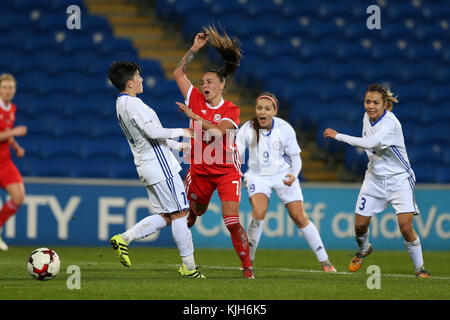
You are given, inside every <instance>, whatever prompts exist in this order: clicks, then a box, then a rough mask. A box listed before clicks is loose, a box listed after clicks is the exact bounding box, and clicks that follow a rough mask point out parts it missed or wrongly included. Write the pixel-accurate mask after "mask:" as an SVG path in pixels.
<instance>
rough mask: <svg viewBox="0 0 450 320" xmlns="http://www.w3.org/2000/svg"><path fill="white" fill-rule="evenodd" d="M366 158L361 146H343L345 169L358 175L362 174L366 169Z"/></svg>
mask: <svg viewBox="0 0 450 320" xmlns="http://www.w3.org/2000/svg"><path fill="white" fill-rule="evenodd" d="M367 163H368V158H367V155H366V153H365V151H364V149H362V148H355V147H353V146H349V145H346V146H345V156H344V164H345V167H346V168H347V170H350V171H351V172H353V173H355V174H359V175H363V174H364V172H365V171H366V169H367Z"/></svg>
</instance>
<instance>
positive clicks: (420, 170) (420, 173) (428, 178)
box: [413, 164, 436, 183]
mask: <svg viewBox="0 0 450 320" xmlns="http://www.w3.org/2000/svg"><path fill="white" fill-rule="evenodd" d="M413 171H414V175H415V176H416V183H433V182H436V167H434V166H432V165H428V164H420V165H417V166H414V167H413Z"/></svg>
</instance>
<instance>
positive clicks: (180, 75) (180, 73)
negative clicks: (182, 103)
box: [173, 33, 208, 99]
mask: <svg viewBox="0 0 450 320" xmlns="http://www.w3.org/2000/svg"><path fill="white" fill-rule="evenodd" d="M206 42H208V39H207V37H206V35H205V34H204V33H197V34H196V35H195V38H194V43H193V44H192V46H191V48H190V49H189V50H188V52H186V54H185V55H184V56H183V58H181V60H180V62H179V63H178V66H177V67H176V69H175V70H174V72H173V76H174V78H175V81H176V82H177V85H178V88H180V91H181V94H182V95H183V97H184V98H185V99H186V96H187V94H188V91H189V88H190V87H191V82H190V81H189V79H188V78H187V76H186V73H187V70H188V68H189V65H190V64H191V62H192V60H194V56H195V54H196V53H197V52H198V50H200V49H201V48H202V47H204V46H205V44H206Z"/></svg>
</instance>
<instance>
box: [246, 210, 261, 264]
mask: <svg viewBox="0 0 450 320" xmlns="http://www.w3.org/2000/svg"><path fill="white" fill-rule="evenodd" d="M263 227H264V220H257V219H255V218H253V217H252V218H251V219H250V222H249V224H248V227H247V236H248V244H249V247H250V259H251V260H252V261H253V260H255V253H256V249H257V248H258V244H259V239H261V234H262V231H263Z"/></svg>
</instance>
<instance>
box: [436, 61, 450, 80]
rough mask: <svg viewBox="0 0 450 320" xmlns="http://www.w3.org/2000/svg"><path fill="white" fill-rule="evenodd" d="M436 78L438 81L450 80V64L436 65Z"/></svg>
mask: <svg viewBox="0 0 450 320" xmlns="http://www.w3.org/2000/svg"><path fill="white" fill-rule="evenodd" d="M434 80H435V81H436V82H438V83H448V82H449V81H450V65H439V66H438V67H436V69H435V70H434Z"/></svg>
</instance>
